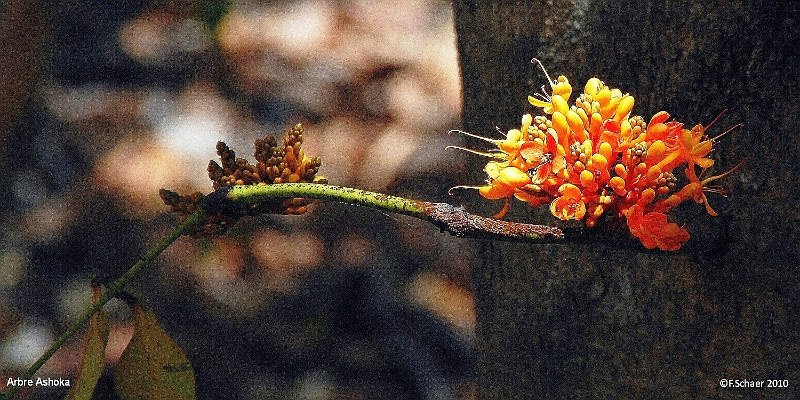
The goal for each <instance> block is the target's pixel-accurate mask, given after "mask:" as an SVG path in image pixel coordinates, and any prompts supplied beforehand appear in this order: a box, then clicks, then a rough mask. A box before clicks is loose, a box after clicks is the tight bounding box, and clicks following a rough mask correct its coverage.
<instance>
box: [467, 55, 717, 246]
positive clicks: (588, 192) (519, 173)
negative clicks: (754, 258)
mask: <svg viewBox="0 0 800 400" xmlns="http://www.w3.org/2000/svg"><path fill="white" fill-rule="evenodd" d="M535 61H537V62H538V60H535ZM539 65H540V66H541V63H539ZM542 69H544V68H542ZM545 75H547V71H545ZM547 79H548V82H549V83H550V88H551V93H549V94H548V93H542V94H538V95H537V97H533V96H529V97H528V101H529V102H530V103H531V104H532V105H533V106H535V107H538V108H541V109H542V110H543V114H544V115H539V116H535V117H534V116H532V115H531V114H526V115H524V116H523V117H522V125H521V127H520V128H519V129H511V130H509V131H508V133H507V134H505V138H504V139H490V138H484V137H480V136H477V135H472V134H469V133H466V132H464V133H465V134H466V135H468V136H472V137H476V138H479V139H482V140H486V141H489V142H491V143H493V144H494V145H496V146H497V150H494V151H491V152H478V151H474V150H470V149H463V150H467V151H470V152H472V153H476V154H480V155H483V156H486V157H489V158H491V159H492V160H491V161H489V162H488V163H487V164H486V167H485V171H486V173H487V175H488V179H487V181H486V184H485V185H483V186H478V187H470V186H466V187H468V188H474V189H478V190H479V192H480V194H481V196H483V197H485V198H487V199H495V200H498V199H503V200H505V204H504V206H503V209H502V210H501V211H500V212H499V213H498V214H497V215H495V217H497V218H502V217H503V216H504V215H505V213H506V212H507V211H508V209H509V206H510V199H511V198H512V197H515V198H517V199H518V200H521V201H523V202H526V203H528V204H530V205H531V206H540V205H544V204H549V206H550V212H551V213H552V214H553V215H554V216H556V217H557V218H559V219H561V220H580V221H585V223H586V225H587V226H590V227H591V226H594V225H595V224H596V223H597V221H598V219H599V218H600V217H601V216H602V215H604V214H608V213H614V214H615V215H616V216H619V217H624V218H625V219H626V220H627V225H628V228H629V229H630V232H631V233H632V234H633V235H634V236H635V237H637V238H638V239H639V240H640V241H641V242H642V244H643V245H644V246H645V247H647V248H648V249H652V248H656V247H658V248H660V249H662V250H677V249H679V248H680V247H681V245H682V244H683V243H685V242H686V241H687V240H689V233H688V232H686V230H684V229H683V228H682V227H680V226H678V225H677V224H675V223H670V222H668V221H667V215H666V214H667V212H668V211H669V210H670V209H672V208H673V207H675V206H677V205H678V204H680V203H683V202H684V201H687V200H694V201H695V202H697V203H699V204H704V205H705V207H706V210H707V211H708V213H709V214H711V215H716V212H715V211H714V210H713V209H712V208H711V206H710V205H709V204H708V200H707V199H706V196H705V193H704V192H709V191H718V189H716V188H710V187H708V184H709V183H710V182H712V181H714V180H716V179H718V178H720V177H722V176H724V175H726V174H727V173H729V172H730V171H728V172H726V173H725V174H722V175H718V176H711V177H707V178H703V177H702V175H703V173H702V172H704V171H705V169H707V168H708V167H711V166H712V165H713V164H714V160H712V159H711V158H709V157H708V155H709V153H710V152H711V151H712V149H713V146H714V143H715V140H716V139H717V138H709V137H708V136H706V134H705V127H703V126H702V125H696V126H695V127H694V128H692V129H686V128H684V125H683V124H682V123H679V122H675V121H670V116H669V114H667V113H666V112H664V111H662V112H659V113H657V114H656V115H654V116H653V117H652V118H651V119H650V121H649V122H646V121H645V120H644V119H643V118H642V117H641V116H631V115H630V114H631V110H632V109H633V104H634V98H633V96H631V95H629V94H623V93H622V92H621V91H620V90H619V89H613V88H610V87H608V86H606V85H605V84H604V83H603V82H602V81H601V80H599V79H597V78H591V79H589V81H588V82H587V83H586V85H585V87H584V90H583V93H581V94H579V95H578V96H577V98H576V99H575V101H574V102H573V103H572V104H570V96H571V94H572V86H571V85H570V83H569V81H568V80H567V78H566V77H564V76H559V77H558V79H557V80H551V79H550V76H549V75H547ZM720 136H721V135H720ZM697 168H700V169H701V172H700V174H698V173H697ZM680 169H683V170H684V171H683V172H684V175H685V176H686V178H687V180H688V182H687V183H686V184H685V185H683V186H682V187H679V185H678V178H677V177H676V175H675V173H676V172H677V171H676V170H678V171H679V170H680ZM460 187H465V186H460Z"/></svg>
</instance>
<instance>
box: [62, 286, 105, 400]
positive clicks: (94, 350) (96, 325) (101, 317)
mask: <svg viewBox="0 0 800 400" xmlns="http://www.w3.org/2000/svg"><path fill="white" fill-rule="evenodd" d="M99 297H100V290H99V289H95V290H94V295H93V296H92V302H93V303H96V302H97V300H98V298H99ZM106 343H108V317H107V316H106V313H105V312H104V311H103V309H102V308H101V309H100V310H98V311H97V313H96V314H95V315H93V316H92V318H91V319H90V320H89V328H88V329H87V330H86V345H85V346H84V348H83V361H81V367H80V370H79V371H78V379H77V380H76V382H75V384H74V386H72V387H70V389H69V392H68V393H67V397H66V398H67V400H84V399H87V400H88V399H91V398H92V393H94V388H95V387H96V386H97V381H99V380H100V375H102V374H103V366H104V365H105V358H106V357H105V352H106Z"/></svg>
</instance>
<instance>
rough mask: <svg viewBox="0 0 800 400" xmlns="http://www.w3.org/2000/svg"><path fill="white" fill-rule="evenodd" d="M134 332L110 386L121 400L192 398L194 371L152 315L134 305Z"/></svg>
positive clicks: (147, 310) (181, 399) (177, 399)
mask: <svg viewBox="0 0 800 400" xmlns="http://www.w3.org/2000/svg"><path fill="white" fill-rule="evenodd" d="M131 308H132V310H133V322H134V329H135V330H134V333H133V337H132V338H131V341H130V343H128V347H126V348H125V351H124V352H123V353H122V357H121V358H120V360H119V362H118V363H117V367H116V370H115V376H114V383H115V386H116V390H117V394H118V395H119V397H120V398H121V399H122V400H150V399H152V400H156V399H158V400H161V399H170V400H184V399H194V398H195V381H194V370H193V369H192V364H191V363H189V359H188V358H186V355H185V354H183V351H181V349H180V347H178V345H177V344H176V343H175V342H174V341H173V340H172V339H171V338H170V337H169V335H167V333H166V332H164V329H162V328H161V325H159V323H158V320H157V319H156V316H155V314H153V312H152V311H151V310H149V309H147V308H145V307H144V306H143V305H140V304H134V305H132V306H131Z"/></svg>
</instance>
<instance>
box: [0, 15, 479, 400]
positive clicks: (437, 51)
mask: <svg viewBox="0 0 800 400" xmlns="http://www.w3.org/2000/svg"><path fill="white" fill-rule="evenodd" d="M1 20H2V26H0V49H1V50H0V65H2V67H3V78H2V79H0V140H2V143H3V144H2V151H0V166H1V167H2V169H3V173H2V174H0V183H1V184H2V187H3V188H4V191H5V193H4V195H3V196H0V215H1V216H2V218H0V223H2V236H1V237H0V377H1V378H3V379H2V383H0V388H2V387H3V386H4V384H5V382H6V380H7V378H8V377H15V376H17V375H18V373H19V371H20V370H22V369H24V368H26V367H27V366H28V365H29V364H30V363H31V362H32V361H33V360H34V359H35V358H36V357H38V356H39V355H40V354H41V353H42V352H43V351H44V349H45V348H46V346H48V345H49V344H50V342H51V341H52V340H53V338H54V337H55V336H56V335H58V334H59V333H60V332H61V331H63V329H64V327H65V326H66V325H67V324H68V323H70V322H71V321H73V319H74V318H75V317H76V316H77V315H78V314H79V312H80V311H81V310H82V309H83V308H84V307H85V306H86V305H87V304H88V302H89V298H90V290H89V281H90V279H91V278H92V277H94V276H97V275H107V276H116V275H119V274H120V273H121V272H122V271H124V270H125V269H126V268H127V267H129V266H130V265H131V264H132V263H133V262H134V261H135V260H136V259H137V257H138V255H139V254H140V253H141V252H142V251H143V249H145V248H146V246H147V245H148V244H151V243H154V242H155V241H156V240H158V238H160V237H161V236H162V235H163V234H164V233H165V232H166V230H168V229H169V228H170V227H171V226H173V225H174V224H175V222H176V220H175V217H174V216H173V215H169V214H167V213H166V207H165V206H164V205H163V204H161V201H160V199H159V197H158V194H157V192H158V189H160V188H162V187H168V188H172V189H179V190H182V191H190V190H191V191H194V190H198V191H202V192H209V191H210V190H211V182H210V180H209V179H208V177H207V174H206V166H207V163H208V160H209V159H211V158H216V156H215V152H214V146H215V144H216V142H217V141H218V140H223V141H226V142H227V143H228V144H229V145H230V146H231V148H232V149H234V150H236V151H237V152H238V154H239V155H240V156H244V157H248V158H251V157H252V143H253V140H254V139H255V138H257V137H261V136H264V135H266V134H273V135H276V136H278V137H280V136H281V135H282V131H283V130H285V129H288V128H289V127H290V126H291V125H293V124H295V123H297V122H302V123H303V124H304V125H305V127H306V132H307V134H306V141H305V144H304V146H305V149H306V152H307V154H310V155H312V156H320V157H322V160H323V164H322V168H321V174H323V175H325V176H327V177H328V178H329V180H330V182H332V183H335V184H340V185H350V186H356V187H360V188H364V189H370V190H377V191H382V192H386V193H391V194H398V195H404V196H410V197H416V198H420V199H423V200H436V201H447V200H450V201H451V202H454V203H459V202H461V201H467V200H469V197H466V198H463V199H462V198H450V199H449V198H447V197H446V193H447V189H448V188H449V187H450V186H452V185H454V184H458V183H465V182H463V177H464V175H465V174H466V172H465V171H464V169H465V166H464V160H463V159H462V158H461V157H460V156H456V155H454V154H452V153H445V151H444V150H443V148H444V146H445V145H446V144H453V143H454V142H456V138H453V137H448V136H447V135H446V132H447V131H448V130H449V129H452V128H457V127H458V125H459V119H458V118H459V113H460V109H461V103H460V102H461V94H460V88H459V76H458V67H457V55H456V47H455V37H454V30H453V21H452V11H451V9H450V4H449V2H446V1H436V0H396V1H388V2H371V1H365V0H342V1H334V0H331V1H324V0H299V1H249V0H196V1H194V0H173V1H141V0H140V1H108V2H95V1H90V0H67V1H59V2H56V1H53V0H38V1H37V0H18V1H10V2H4V6H3V8H2V17H1ZM476 251H477V250H476V248H475V244H474V243H473V242H470V241H464V240H457V239H454V238H451V237H449V236H448V235H445V234H440V233H438V232H437V231H436V230H435V229H434V228H432V227H429V226H426V225H425V224H424V223H422V222H418V221H412V220H411V219H408V218H403V217H396V216H390V215H385V214H382V213H380V212H376V211H372V210H367V209H357V208H353V207H348V206H341V205H338V204H317V205H316V206H315V207H314V208H313V209H312V211H311V212H310V213H309V214H307V215H305V216H301V217H292V216H264V217H260V218H251V219H246V220H244V221H242V222H241V223H240V224H239V225H238V226H237V227H235V228H234V229H233V230H232V231H231V232H229V233H227V234H226V235H224V236H222V237H219V238H215V239H211V240H194V239H189V238H183V239H181V240H180V241H179V242H177V243H176V244H175V245H173V247H172V248H170V249H169V250H168V251H167V252H165V253H164V254H163V255H162V256H161V257H160V258H159V259H158V261H157V262H156V263H155V265H154V266H153V267H152V268H150V269H149V270H147V272H146V273H145V274H143V276H141V277H139V278H138V279H137V280H136V283H135V284H134V285H133V287H132V288H131V291H132V292H134V293H135V294H137V295H138V296H140V297H142V298H143V300H144V301H145V302H146V303H147V304H149V305H150V306H151V307H152V308H153V309H154V310H155V312H156V314H157V315H158V316H159V319H160V320H161V322H162V324H163V325H164V326H165V328H166V330H167V331H168V332H169V333H170V334H171V336H172V337H173V338H174V340H175V341H176V342H177V343H178V344H180V345H181V347H182V348H183V349H184V351H185V352H186V353H187V355H188V357H189V359H190V360H191V361H192V363H193V364H194V368H195V371H196V372H197V375H198V376H197V383H198V393H199V397H200V398H209V399H218V398H226V399H250V398H261V399H264V398H298V399H329V398H351V399H370V398H431V399H433V398H436V399H448V398H471V397H472V396H473V392H474V387H473V375H472V374H473V364H474V345H473V338H474V327H475V316H474V304H473V298H472V294H471V293H470V290H469V285H468V275H469V271H470V269H471V268H472V267H473V263H474V262H475V260H476V257H475V254H476ZM109 311H110V315H111V320H112V327H111V339H110V342H109V346H108V349H107V354H106V357H107V361H108V362H109V363H110V364H111V365H112V366H113V364H114V362H115V361H116V360H117V359H118V358H119V356H120V354H121V352H122V350H123V348H124V347H125V345H126V343H127V341H128V340H129V338H130V335H131V329H132V327H131V323H130V320H129V315H128V314H127V311H125V307H124V306H121V305H119V304H117V305H112V306H111V307H109ZM81 343H82V339H78V340H75V341H73V342H71V343H70V344H68V345H67V346H65V347H64V348H63V349H62V350H61V351H60V352H59V353H57V354H56V356H55V357H54V358H53V359H52V360H51V361H50V362H48V363H47V364H46V365H45V367H44V368H43V369H42V370H41V371H40V373H39V374H38V376H52V377H63V378H69V377H74V375H75V373H76V368H77V366H78V360H79V351H80V344H81ZM111 387H112V385H111V377H110V374H108V373H106V374H105V375H104V378H102V379H101V384H100V388H99V389H98V392H97V393H96V398H114V394H113V393H112V390H111ZM64 392H65V389H63V388H53V389H47V388H37V389H36V390H35V391H34V392H33V393H29V395H31V396H32V398H54V397H59V396H60V395H61V394H62V393H64Z"/></svg>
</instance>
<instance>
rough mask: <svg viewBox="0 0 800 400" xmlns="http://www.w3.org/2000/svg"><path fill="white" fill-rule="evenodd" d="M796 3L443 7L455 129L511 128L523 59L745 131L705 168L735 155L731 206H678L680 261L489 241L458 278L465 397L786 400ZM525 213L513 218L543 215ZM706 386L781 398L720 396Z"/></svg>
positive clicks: (791, 374)
mask: <svg viewBox="0 0 800 400" xmlns="http://www.w3.org/2000/svg"><path fill="white" fill-rule="evenodd" d="M797 8H798V6H797V5H795V3H794V2H791V1H785V2H762V1H750V2H747V1H719V2H700V1H698V2H688V1H669V2H655V1H625V2H617V1H611V0H608V1H600V0H598V1H592V0H586V1H577V0H576V1H559V0H553V1H547V2H544V1H541V2H522V1H518V2H516V3H515V2H503V3H502V4H500V3H495V4H490V3H488V2H477V1H456V2H455V15H456V29H457V34H458V46H459V51H460V62H461V69H462V74H463V82H464V126H465V129H466V130H469V131H472V132H476V133H484V134H485V133H487V132H488V131H490V130H492V129H493V127H494V126H495V125H499V126H501V127H502V128H503V129H509V128H511V127H514V126H518V124H519V119H520V117H521V115H522V114H523V113H524V112H531V111H533V110H532V107H531V106H529V105H528V104H527V102H526V96H527V95H528V94H532V93H533V92H535V91H537V90H538V88H539V87H540V86H541V85H542V84H544V83H545V82H546V81H545V78H544V77H543V76H542V74H541V72H540V71H539V70H538V68H537V67H536V66H534V65H531V64H530V63H529V61H530V59H531V57H538V58H540V59H542V60H543V61H544V63H545V65H546V66H547V67H549V72H550V74H551V75H552V76H553V77H555V76H556V75H559V74H564V75H567V76H568V77H569V78H570V81H571V82H572V84H573V87H574V88H575V89H576V91H579V90H580V89H581V88H583V84H584V83H585V82H586V79H587V78H589V77H591V76H597V77H599V78H600V79H602V80H604V81H605V82H606V83H608V84H610V85H611V86H613V87H619V88H620V89H622V90H623V92H625V91H628V92H630V93H631V94H633V95H634V96H635V97H636V106H635V109H634V113H635V114H640V115H643V116H645V117H646V118H649V117H650V116H652V115H653V113H655V112H657V111H659V110H666V111H669V112H670V114H672V115H673V117H675V118H676V119H677V120H679V121H682V122H685V123H686V124H687V125H690V126H691V125H693V124H695V123H708V122H709V121H711V120H712V119H713V118H714V117H715V116H716V115H717V114H718V113H720V112H721V111H722V110H725V109H727V110H728V113H727V115H726V116H725V117H723V118H722V119H721V122H718V123H717V125H716V127H715V128H716V130H712V131H711V134H712V135H713V134H714V132H717V133H719V132H721V131H722V130H723V129H724V128H726V127H730V126H732V125H734V124H736V123H739V122H742V123H744V124H745V126H744V128H741V129H738V130H736V131H735V132H734V133H732V134H729V135H728V137H726V138H725V139H724V140H722V141H721V143H719V145H718V149H717V150H716V151H715V153H714V154H715V158H717V164H716V165H715V166H714V167H713V168H714V171H715V172H717V173H719V172H722V171H725V170H726V169H728V168H730V167H732V166H733V165H735V164H737V163H738V162H739V161H741V160H746V163H745V164H744V166H743V167H742V168H741V169H739V170H738V171H737V172H735V173H734V174H732V176H731V177H730V178H729V179H727V180H726V181H725V184H726V185H727V186H728V187H729V188H731V189H732V195H731V196H730V197H729V198H728V199H724V198H722V197H719V196H717V197H711V202H712V204H714V205H715V206H716V208H717V211H720V216H719V217H717V218H712V217H709V216H707V215H705V214H704V210H703V207H702V206H697V205H694V204H691V205H689V206H686V207H683V208H682V210H684V211H683V213H682V214H681V215H680V216H679V217H680V218H681V220H682V221H683V222H684V223H685V224H686V227H687V228H688V230H689V231H690V233H691V234H692V239H691V240H690V242H689V244H688V245H687V246H685V247H684V249H683V250H682V251H680V252H677V253H674V252H660V251H646V250H644V249H643V248H642V247H641V246H640V245H638V244H636V245H631V243H627V242H620V241H605V240H604V241H594V242H590V243H586V244H576V245H554V246H531V245H522V244H513V243H492V244H486V246H485V248H484V250H485V251H484V254H483V257H484V262H483V264H482V266H481V267H480V268H478V269H476V270H475V271H474V275H473V286H474V290H475V293H476V296H477V307H478V348H479V361H478V376H479V377H478V387H479V390H478V393H479V398H481V399H508V398H532V397H546V398H644V397H653V398H709V397H720V398H756V397H766V398H796V397H795V396H796V395H797V392H798V391H800V390H798V387H800V372H799V371H800V361H799V360H800V336H799V335H798V330H797V321H798V320H800V318H798V317H799V316H798V302H797V300H798V294H799V293H800V289H798V248H799V247H800V245H799V244H798V239H797V237H798V229H797V226H798V222H799V221H798V220H800V212H799V211H798V209H800V207H798V202H799V201H800V195H798V188H800V185H799V184H798V183H800V180H799V178H798V176H800V175H798V167H800V162H798V160H800V157H799V156H798V155H799V154H800V153H799V151H800V148H798V136H799V135H800V134H799V133H798V131H799V130H800V129H798V127H797V125H796V124H797V123H798V118H797V116H798V114H799V113H800V101H799V100H798V99H799V97H798V89H799V88H798V66H800V57H798V53H799V52H800V41H798V37H799V36H800V35H799V34H798V20H797V18H798V9H797ZM573 98H574V97H573ZM473 169H474V170H476V171H480V169H481V165H479V164H477V163H476V164H475V166H474V168H473ZM475 179H480V178H479V175H475ZM493 206H494V205H493ZM514 206H515V207H514V208H515V209H518V210H519V209H521V210H524V211H526V212H529V207H528V206H527V205H525V204H522V203H519V202H517V203H516V204H515V205H514ZM690 206H694V207H690ZM478 207H480V206H477V205H476V206H473V209H474V208H478ZM485 210H488V209H485ZM529 215H530V214H529ZM536 215H537V216H535V217H526V216H525V213H524V212H523V213H517V214H515V216H514V218H517V219H526V218H527V219H528V220H529V221H526V222H530V221H536V222H543V221H542V218H546V221H552V220H553V219H552V217H549V216H548V215H546V214H542V213H539V214H536ZM622 235H624V232H623V234H622ZM618 243H622V244H618ZM721 379H749V380H753V381H759V380H767V379H788V380H789V384H790V386H791V387H790V388H788V389H775V388H755V389H741V388H739V389H732V388H728V389H725V388H721V387H720V384H719V381H720V380H721ZM763 384H764V385H765V386H766V385H767V382H764V383H763Z"/></svg>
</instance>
